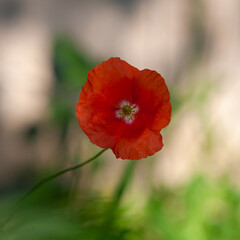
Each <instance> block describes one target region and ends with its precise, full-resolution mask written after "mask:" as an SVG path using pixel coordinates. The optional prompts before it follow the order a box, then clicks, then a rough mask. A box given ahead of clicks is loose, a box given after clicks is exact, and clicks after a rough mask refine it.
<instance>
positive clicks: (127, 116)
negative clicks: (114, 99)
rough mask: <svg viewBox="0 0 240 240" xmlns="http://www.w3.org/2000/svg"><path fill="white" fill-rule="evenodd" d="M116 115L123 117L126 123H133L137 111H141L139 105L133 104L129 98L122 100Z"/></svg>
mask: <svg viewBox="0 0 240 240" xmlns="http://www.w3.org/2000/svg"><path fill="white" fill-rule="evenodd" d="M117 108H118V110H117V111H116V117H117V118H119V119H123V120H124V122H125V123H127V124H131V123H133V121H134V119H135V115H136V113H137V112H138V111H139V107H138V106H137V105H136V104H131V103H130V102H129V101H127V100H122V101H121V102H120V103H119V104H118V105H117Z"/></svg>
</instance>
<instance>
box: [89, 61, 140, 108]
mask: <svg viewBox="0 0 240 240" xmlns="http://www.w3.org/2000/svg"><path fill="white" fill-rule="evenodd" d="M138 72H139V70H138V69H137V68H135V67H133V66H131V65H129V64H128V63H127V62H125V61H123V60H121V59H120V58H110V59H109V60H108V61H106V62H103V63H101V64H99V65H98V66H96V67H95V68H93V69H92V70H91V71H90V72H89V73H88V81H89V82H90V84H91V85H92V91H93V92H94V93H98V94H101V95H103V96H105V97H106V98H107V99H109V101H111V102H112V104H113V105H116V104H118V103H119V102H120V101H121V100H123V99H128V100H131V98H132V79H133V77H134V75H135V74H136V73H138Z"/></svg>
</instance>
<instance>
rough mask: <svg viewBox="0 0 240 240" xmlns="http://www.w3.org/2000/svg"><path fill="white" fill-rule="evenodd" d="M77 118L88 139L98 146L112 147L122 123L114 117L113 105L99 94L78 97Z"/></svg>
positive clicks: (118, 136) (118, 135)
mask: <svg viewBox="0 0 240 240" xmlns="http://www.w3.org/2000/svg"><path fill="white" fill-rule="evenodd" d="M77 118H78V122H79V125H80V127H81V128H82V130H83V131H84V132H85V133H86V134H87V135H88V137H89V139H90V141H91V142H92V143H94V144H96V145H98V146H99V147H102V148H109V147H112V146H114V145H115V143H116V142H117V141H118V139H119V138H120V133H121V128H122V127H121V126H122V125H123V123H122V122H121V121H120V120H119V119H117V118H116V117H115V115H114V111H113V107H112V106H111V104H110V103H109V102H108V101H107V100H106V99H105V98H104V97H103V96H101V95H98V94H93V93H92V94H90V95H88V97H87V98H82V99H81V97H80V101H79V102H78V104H77Z"/></svg>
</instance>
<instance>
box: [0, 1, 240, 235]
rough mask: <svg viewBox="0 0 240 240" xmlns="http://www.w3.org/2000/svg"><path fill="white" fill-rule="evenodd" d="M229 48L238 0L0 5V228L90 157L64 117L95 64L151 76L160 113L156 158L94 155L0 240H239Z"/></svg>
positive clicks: (235, 36)
mask: <svg viewBox="0 0 240 240" xmlns="http://www.w3.org/2000/svg"><path fill="white" fill-rule="evenodd" d="M239 43H240V3H239V1H238V0H228V1H225V0H219V1H218V2H217V4H216V1H213V0H210V1H208V0H197V1H189V0H182V1H178V0H149V1H146V0H145V1H144V0H139V1H138V0H129V1H127V0H103V1H98V0H89V1H83V0H82V1H77V0H58V1H57V0H52V1H46V0H43V1H38V0H1V1H0V224H1V223H3V222H4V220H5V219H6V218H7V216H8V215H9V212H10V211H11V209H12V207H13V206H14V204H15V203H16V201H17V200H18V199H19V198H20V197H21V196H22V195H23V194H24V193H25V192H27V191H28V190H29V189H30V188H31V187H32V186H33V185H34V184H35V183H37V182H38V181H39V180H40V179H42V178H43V177H45V176H48V175H49V174H52V173H54V172H56V171H58V170H59V169H63V168H65V167H69V166H72V165H74V164H77V163H79V162H81V161H85V160H86V159H88V158H89V157H92V156H93V155H94V154H96V153H97V152H98V151H100V148H98V147H97V146H94V145H92V144H91V143H90V141H89V140H88V138H87V137H86V135H85V134H84V133H83V132H82V131H81V129H80V127H79V125H78V122H77V118H76V116H75V107H76V103H77V101H78V96H79V94H80V92H81V87H82V86H83V84H84V83H85V81H86V78H87V73H88V71H89V70H90V69H92V68H93V67H94V66H96V65H97V64H99V63H101V62H102V61H104V60H107V59H108V58H110V57H114V56H118V57H121V58H122V59H124V60H126V61H127V62H129V63H130V64H131V65H133V66H136V67H137V68H139V69H144V68H149V69H154V70H156V71H158V72H159V73H161V75H162V76H163V77H164V78H165V79H166V83H167V85H168V87H169V90H170V94H171V103H172V106H173V111H172V120H171V122H170V125H169V126H168V127H167V128H166V129H165V130H164V131H163V140H164V148H163V149H162V150H161V151H160V152H159V153H157V154H155V155H154V156H152V157H149V158H148V159H143V160H140V161H137V162H131V161H123V160H121V159H116V158H115V156H114V155H113V154H112V152H111V151H110V150H108V151H106V152H105V153H104V154H103V155H101V157H99V159H98V160H96V161H94V162H93V163H91V164H89V165H87V166H84V167H83V168H82V169H80V170H78V171H75V172H72V173H68V174H66V175H64V176H62V177H60V178H58V179H56V180H53V181H52V182H51V183H48V184H46V185H45V186H43V187H42V188H40V189H39V190H38V191H36V192H35V193H34V194H33V195H31V197H30V198H29V199H27V200H26V201H25V203H24V204H23V205H22V207H21V209H20V210H19V211H18V212H17V214H16V215H15V216H14V217H13V218H12V219H11V221H9V223H8V224H7V225H6V227H5V230H4V231H3V232H0V239H7V240H15V239H17V240H21V239H24V240H27V239H31V240H32V239H34V240H37V239H41V240H42V239H44V240H45V239H46V240H48V239H49V240H55V239H56V240H58V239H63V240H64V239H68V240H69V239H74V240H75V239H88V240H89V239H101V240H102V239H122V240H135V239H136V240H137V239H144V240H145V239H146V240H155V239H156V240H193V239H194V240H208V239H211V240H212V239H213V240H215V239H216V240H238V239H240V228H239V225H240V185H239V180H240V179H239V176H240V174H239V172H240V148H239V143H240V125H239V122H240V110H239V103H240V95H239V92H240V81H239V76H240V68H239V62H240V54H239V53H240V44H239Z"/></svg>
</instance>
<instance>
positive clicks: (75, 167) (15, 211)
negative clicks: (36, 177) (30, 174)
mask: <svg viewBox="0 0 240 240" xmlns="http://www.w3.org/2000/svg"><path fill="white" fill-rule="evenodd" d="M107 149H108V148H105V149H103V150H102V151H100V152H99V153H98V154H96V155H95V156H94V157H92V158H90V159H88V160H87V161H85V162H83V163H80V164H77V165H75V166H73V167H69V168H66V169H63V170H61V171H59V172H57V173H55V174H53V175H51V176H48V177H46V178H44V179H43V180H42V181H40V182H38V183H37V184H36V185H35V186H33V187H32V188H31V189H30V190H29V191H28V192H27V193H26V194H24V195H23V196H22V197H21V198H20V199H19V200H18V202H17V203H16V205H15V208H14V209H13V210H12V212H11V213H10V215H9V216H8V217H7V219H6V220H5V222H4V223H3V224H2V226H1V228H0V231H2V230H3V229H4V227H5V226H6V224H7V223H8V222H9V221H10V220H11V219H12V217H13V216H14V215H15V214H16V213H17V211H18V210H19V209H20V207H21V205H22V203H23V202H24V201H25V200H26V199H27V198H28V197H29V196H30V195H31V194H32V193H33V192H35V191H36V190H37V189H38V188H40V187H41V186H42V185H44V184H45V183H47V182H49V181H51V180H52V179H54V178H57V177H59V176H61V175H63V174H64V173H66V172H70V171H73V170H76V169H78V168H80V167H82V166H84V165H86V164H88V163H90V162H92V161H93V160H94V159H96V158H97V157H99V156H100V155H101V154H102V153H103V152H105V151H106V150H107Z"/></svg>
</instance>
